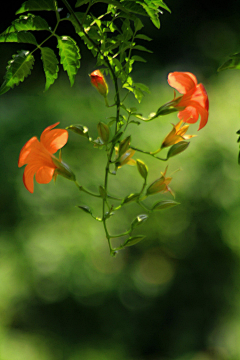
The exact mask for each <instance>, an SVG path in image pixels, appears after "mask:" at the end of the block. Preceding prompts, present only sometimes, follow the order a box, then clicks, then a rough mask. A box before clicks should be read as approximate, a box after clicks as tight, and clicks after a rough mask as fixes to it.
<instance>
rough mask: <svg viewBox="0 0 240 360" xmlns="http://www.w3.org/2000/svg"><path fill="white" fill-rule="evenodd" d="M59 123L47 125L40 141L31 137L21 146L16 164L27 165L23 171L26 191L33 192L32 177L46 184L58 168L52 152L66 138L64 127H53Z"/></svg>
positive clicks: (58, 147) (61, 145)
mask: <svg viewBox="0 0 240 360" xmlns="http://www.w3.org/2000/svg"><path fill="white" fill-rule="evenodd" d="M58 124H59V122H58V123H56V124H54V125H51V126H48V127H47V128H46V129H45V130H44V131H43V133H42V135H41V138H40V141H39V140H38V139H37V138H36V136H34V137H32V138H31V139H30V140H29V141H28V142H27V143H26V144H25V145H24V146H23V148H22V150H21V152H20V155H19V160H18V166H19V167H21V166H23V165H27V166H26V167H25V169H24V173H23V183H24V185H25V187H26V189H27V190H28V191H30V192H31V193H33V191H34V182H33V178H34V175H35V179H36V181H37V182H38V183H39V184H48V183H49V182H50V181H51V180H52V178H53V175H54V171H55V169H57V168H58V166H57V162H56V161H55V162H54V160H56V158H55V156H53V154H54V153H55V152H56V151H57V150H59V149H61V148H62V147H63V146H64V145H65V144H66V142H67V140H68V132H67V130H64V129H54V130H52V129H53V128H54V127H55V126H57V125H58Z"/></svg>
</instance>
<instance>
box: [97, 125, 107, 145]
mask: <svg viewBox="0 0 240 360" xmlns="http://www.w3.org/2000/svg"><path fill="white" fill-rule="evenodd" d="M97 131H98V135H99V136H100V138H101V139H102V141H103V142H104V144H106V143H107V142H108V140H109V127H108V126H107V125H106V124H104V123H103V122H99V123H98V125H97Z"/></svg>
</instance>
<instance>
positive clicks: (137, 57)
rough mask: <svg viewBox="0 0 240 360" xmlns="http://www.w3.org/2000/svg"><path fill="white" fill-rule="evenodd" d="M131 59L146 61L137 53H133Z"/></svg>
mask: <svg viewBox="0 0 240 360" xmlns="http://www.w3.org/2000/svg"><path fill="white" fill-rule="evenodd" d="M131 59H132V60H134V61H140V62H147V60H145V59H143V58H142V57H141V56H138V55H133V56H132V57H131Z"/></svg>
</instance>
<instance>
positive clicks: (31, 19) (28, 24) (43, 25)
mask: <svg viewBox="0 0 240 360" xmlns="http://www.w3.org/2000/svg"><path fill="white" fill-rule="evenodd" d="M28 30H31V31H34V30H49V26H48V23H47V22H46V20H45V19H43V18H41V16H35V15H32V14H27V15H21V16H20V17H19V19H17V20H14V21H13V22H12V25H11V26H9V27H8V28H7V29H6V30H5V31H4V32H3V34H9V33H12V32H18V31H28ZM3 34H2V35H3Z"/></svg>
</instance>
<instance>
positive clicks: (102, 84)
mask: <svg viewBox="0 0 240 360" xmlns="http://www.w3.org/2000/svg"><path fill="white" fill-rule="evenodd" d="M89 76H90V79H91V83H92V85H93V86H94V87H95V88H96V89H97V91H98V92H99V93H100V94H101V95H103V96H104V97H106V96H107V94H108V85H107V83H106V81H105V78H104V76H103V74H102V73H101V71H100V70H95V71H93V72H92V73H91V74H90V75H89Z"/></svg>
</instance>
